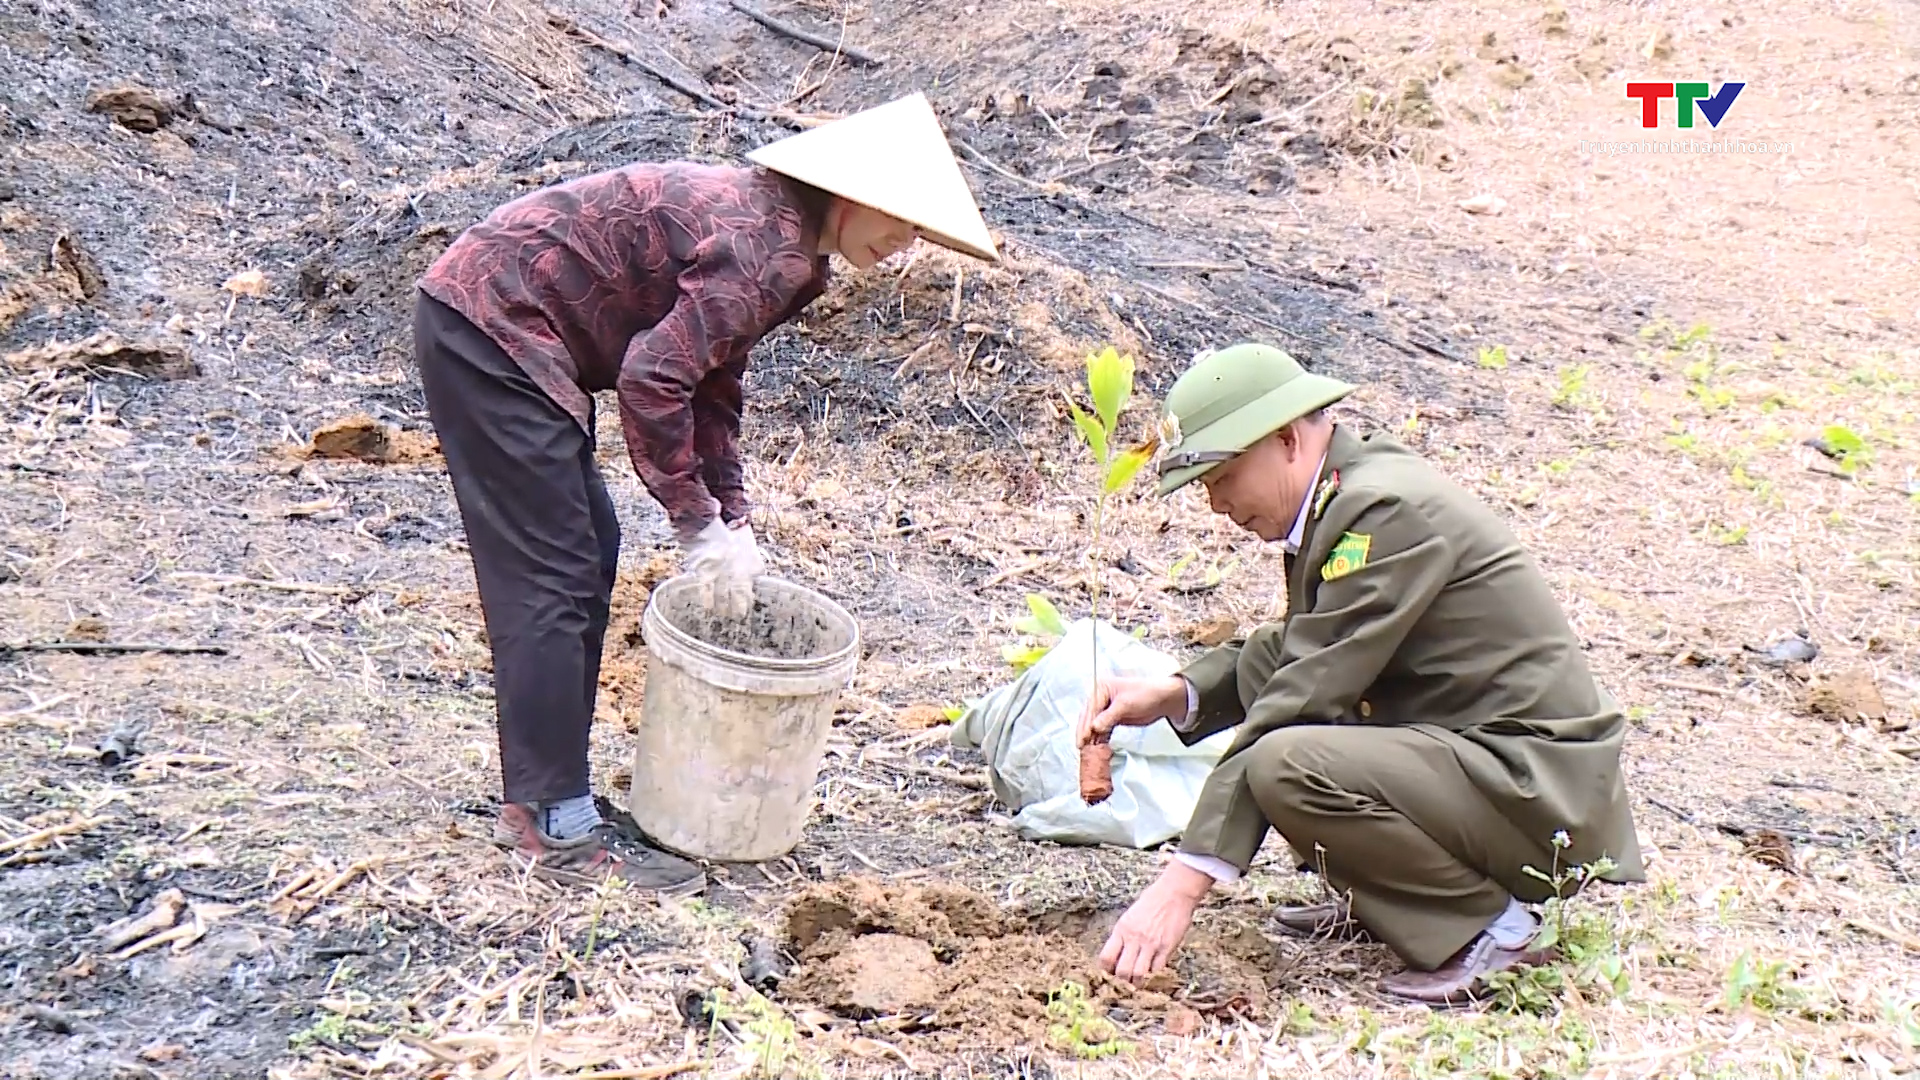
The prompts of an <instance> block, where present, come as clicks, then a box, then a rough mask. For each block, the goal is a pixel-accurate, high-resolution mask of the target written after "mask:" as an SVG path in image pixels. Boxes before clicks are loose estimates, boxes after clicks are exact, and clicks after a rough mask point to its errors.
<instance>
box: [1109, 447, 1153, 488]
mask: <svg viewBox="0 0 1920 1080" xmlns="http://www.w3.org/2000/svg"><path fill="white" fill-rule="evenodd" d="M1151 457H1153V452H1152V451H1151V450H1147V449H1136V450H1128V451H1126V452H1125V453H1123V454H1121V455H1120V456H1119V457H1117V458H1114V459H1113V463H1112V464H1110V465H1108V466H1107V481H1106V483H1105V484H1104V485H1103V486H1102V488H1101V491H1102V494H1106V495H1111V494H1113V493H1114V492H1116V491H1119V490H1120V489H1121V488H1123V487H1126V486H1127V485H1128V484H1130V483H1132V482H1133V478H1134V477H1136V476H1138V475H1140V470H1141V468H1142V467H1144V466H1145V465H1146V463H1147V460H1148V459H1149V458H1151Z"/></svg>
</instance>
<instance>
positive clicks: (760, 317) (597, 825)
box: [414, 94, 998, 895]
mask: <svg viewBox="0 0 1920 1080" xmlns="http://www.w3.org/2000/svg"><path fill="white" fill-rule="evenodd" d="M748 158H749V159H750V160H751V161H752V162H754V166H753V167H748V168H728V167H719V166H711V165H701V164H693V163H686V162H679V163H667V164H637V165H629V166H626V167H624V168H618V169H612V170H609V171H606V172H601V173H597V174H594V175H591V176H585V177H581V178H579V179H576V180H573V181H570V182H568V183H564V184H560V185H557V186H554V187H550V188H546V189H543V190H540V191H537V192H534V193H531V194H529V195H526V196H523V197H521V198H519V199H516V200H514V201H512V202H510V203H507V204H506V205H504V206H502V207H500V208H498V209H497V210H495V211H494V212H493V213H492V214H491V215H489V216H488V217H487V218H486V220H484V221H482V222H480V223H479V224H477V225H475V226H473V227H472V228H471V229H468V230H467V231H466V232H465V233H464V234H463V235H461V236H460V238H459V239H457V240H456V241H454V243H453V245H452V246H451V247H449V248H448V249H447V252H446V254H444V255H443V256H441V258H440V260H439V261H438V262H436V263H435V264H434V265H433V267H432V268H431V269H430V270H428V271H427V273H426V274H425V275H424V276H423V277H422V278H421V280H420V283H419V287H420V295H419V296H418V297H417V301H416V306H415V311H414V350H415V357H416V361H417V363H418V364H419V367H420V378H421V384H422V387H423V389H424V390H425V393H426V398H427V406H428V410H429V412H430V414H431V416H432V419H433V425H434V427H435V429H436V431H437V433H438V434H439V437H440V444H441V448H442V451H443V452H444V453H445V455H446V460H447V471H448V474H449V476H450V478H451V480H452V484H453V490H454V497H455V502H456V503H457V504H458V505H459V508H460V515H461V518H462V519H463V521H464V523H465V526H466V533H467V543H468V547H469V550H470V552H471V554H472V557H473V566H474V575H475V578H476V580H477V582H478V586H479V592H480V603H481V608H482V613H483V617H484V619H485V624H486V629H487V636H488V640H489V644H490V646H491V648H492V652H493V667H494V686H495V696H496V702H497V713H498V719H499V736H500V752H501V772H502V779H503V781H504V788H505V791H504V795H505V799H504V802H503V805H502V809H501V814H500V821H499V824H498V825H497V826H496V828H495V831H494V840H495V842H496V843H499V844H501V845H502V846H504V847H507V848H509V849H511V850H514V851H517V852H519V853H520V854H521V855H523V856H524V857H526V858H528V859H530V860H531V861H532V863H533V870H534V871H535V872H536V873H539V874H541V875H542V876H545V877H549V878H553V879H556V880H561V881H569V882H574V883H583V884H592V883H597V882H600V881H604V880H606V879H608V878H609V877H618V878H621V879H623V880H624V881H626V882H627V883H628V884H629V885H631V886H634V887H638V888H640V889H642V890H643V891H651V892H655V893H660V894H673V895H685V894H689V893H692V892H696V891H699V889H700V888H701V887H703V885H704V878H703V876H702V874H701V871H700V869H699V867H697V866H696V865H694V864H692V863H689V862H686V861H684V860H681V859H678V858H676V857H674V856H672V855H670V854H667V853H665V852H660V851H655V850H653V849H651V848H646V847H641V846H639V845H637V844H634V843H633V842H631V841H630V840H628V839H626V838H624V837H623V836H622V835H621V834H619V833H616V832H614V831H613V829H612V828H611V827H610V826H609V825H607V824H606V823H604V822H602V821H601V819H600V816H599V814H598V812H597V811H596V810H595V808H594V802H593V798H592V795H591V792H590V788H589V782H588V770H587V736H588V729H589V727H590V725H591V723H592V718H593V712H594V700H595V697H596V691H597V687H598V681H599V668H600V651H601V644H602V640H603V638H604V635H605V632H606V627H607V618H608V605H609V601H610V599H611V596H612V591H613V583H614V577H615V567H616V564H617V561H618V556H619V548H620V532H619V525H618V522H617V520H616V518H615V516H614V511H613V506H612V504H611V502H610V501H609V500H608V498H607V492H606V488H605V486H604V485H603V484H602V482H601V478H600V475H599V472H598V470H597V469H596V467H595V464H594V436H593V432H594V414H593V413H594V410H593V398H592V395H593V393H594V392H595V391H600V390H614V391H616V392H617V394H618V397H619V401H620V418H621V426H622V428H623V430H624V433H625V436H626V443H627V450H628V454H629V456H630V457H631V458H632V460H633V467H634V471H635V472H637V473H638V474H639V476H640V479H641V481H642V482H643V483H644V484H645V485H646V488H647V490H648V491H649V492H650V493H651V494H652V495H653V497H654V498H655V499H657V500H658V501H659V503H660V505H661V506H662V507H663V508H664V509H665V510H666V513H667V518H668V520H669V521H670V522H671V524H672V526H673V529H674V532H675V534H676V536H677V538H678V540H679V543H680V545H681V548H682V551H683V553H684V556H685V558H684V568H685V569H686V571H687V572H689V573H692V574H694V575H697V576H698V577H699V578H700V579H701V581H702V582H703V583H704V585H705V586H706V591H707V595H708V596H710V597H711V602H712V603H713V604H714V605H715V606H717V607H718V608H719V609H721V610H722V611H723V612H724V613H727V614H731V615H738V614H741V613H744V611H745V610H746V609H747V608H748V607H749V606H750V605H751V602H752V581H753V578H754V576H755V575H756V574H758V573H759V572H760V571H761V570H762V569H763V567H764V563H763V562H762V560H761V557H760V553H759V550H758V548H757V546H756V544H755V542H754V537H753V531H752V529H751V527H750V526H749V525H748V521H747V519H748V502H747V495H746V490H745V486H744V482H743V476H742V470H741V466H740V460H739V450H738V444H737V439H738V435H739V428H740V413H741V377H742V375H743V374H744V373H745V370H746V363H747V354H748V352H749V351H750V350H751V349H752V348H753V346H754V345H755V344H756V343H758V342H759V341H760V339H761V338H762V337H763V336H765V335H766V334H767V333H768V332H769V331H771V330H772V329H773V328H774V327H776V326H778V325H779V324H781V323H782V322H785V321H786V320H788V319H790V318H792V317H794V316H795V315H797V314H798V313H799V312H800V311H801V310H802V309H803V308H805V307H806V306H807V305H808V304H810V303H811V302H813V300H814V299H816V298H817V297H819V296H820V294H821V293H822V292H823V291H824V290H825V287H826V283H827V256H828V255H829V254H830V253H833V252H838V253H839V254H840V255H841V256H842V257H844V258H845V259H846V260H847V261H848V262H850V263H852V264H853V265H854V266H855V267H856V268H860V269H865V268H867V267H870V266H872V265H874V264H875V263H877V262H879V261H881V260H882V259H885V258H887V257H889V256H891V255H893V254H895V253H897V252H899V251H902V250H904V249H905V248H906V247H907V246H909V245H910V244H912V243H913V241H914V239H915V238H916V237H924V238H925V239H927V240H930V241H932V242H934V243H938V244H941V245H943V246H945V247H949V248H952V249H954V250H957V251H961V252H964V253H967V254H971V255H974V256H977V257H979V258H982V259H988V260H993V261H998V253H997V252H996V250H995V248H994V243H993V240H992V238H991V237H990V236H989V235H988V233H987V228H986V223H985V222H984V221H983V220H982V219H981V216H980V211H979V208H978V206H977V205H976V204H975V202H974V199H973V196H972V194H971V192H970V191H969V190H968V188H967V183H966V180H965V178H964V177H962V176H961V175H960V169H959V166H958V164H957V163H956V162H955V161H954V159H953V156H952V152H951V151H950V150H949V149H948V147H947V142H946V138H945V136H944V135H943V134H942V133H941V130H940V126H939V122H938V121H937V120H936V119H935V117H934V114H933V110H932V108H931V106H929V105H928V104H927V101H926V99H925V98H924V97H923V96H921V95H918V94H915V95H913V96H911V97H908V98H903V99H901V100H899V101H895V102H893V103H891V104H888V105H883V106H880V107H879V108H876V109H871V110H868V111H866V112H863V113H858V114H855V115H853V116H849V117H847V118H845V119H843V120H837V121H834V122H833V123H830V124H827V125H824V126H822V127H819V128H815V129H813V130H811V131H806V132H802V133H801V134H798V135H795V136H792V137H791V138H788V139H784V140H781V141H779V142H776V143H773V144H771V145H769V146H765V147H762V148H761V149H759V150H756V151H754V152H753V153H751V154H749V155H748Z"/></svg>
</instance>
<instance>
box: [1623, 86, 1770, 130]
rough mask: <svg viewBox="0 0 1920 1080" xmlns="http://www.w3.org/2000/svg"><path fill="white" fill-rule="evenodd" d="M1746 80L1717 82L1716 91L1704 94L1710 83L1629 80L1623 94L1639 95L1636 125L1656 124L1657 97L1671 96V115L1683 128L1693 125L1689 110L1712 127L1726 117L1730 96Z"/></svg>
mask: <svg viewBox="0 0 1920 1080" xmlns="http://www.w3.org/2000/svg"><path fill="white" fill-rule="evenodd" d="M1746 86H1747V84H1746V83H1741V82H1730V83H1721V84H1720V90H1719V92H1718V93H1714V94H1712V95H1709V94H1708V92H1707V91H1708V90H1709V89H1710V87H1709V86H1708V85H1707V84H1706V83H1703V82H1683V83H1666V82H1630V83H1628V84H1627V96H1628V97H1630V98H1639V99H1640V126H1641V127H1643V128H1657V127H1659V126H1660V99H1661V98H1673V99H1674V118H1675V119H1676V120H1678V121H1679V124H1680V126H1681V127H1683V128H1690V127H1692V126H1693V111H1694V110H1695V109H1698V110H1700V115H1701V116H1704V117H1706V118H1707V123H1709V124H1711V125H1713V126H1714V127H1719V126H1720V121H1721V120H1724V119H1726V115H1727V110H1728V109H1731V108H1733V99H1734V98H1737V97H1739V96H1740V91H1742V90H1744V89H1746Z"/></svg>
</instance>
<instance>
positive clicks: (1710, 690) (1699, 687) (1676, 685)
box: [1648, 679, 1739, 698]
mask: <svg viewBox="0 0 1920 1080" xmlns="http://www.w3.org/2000/svg"><path fill="white" fill-rule="evenodd" d="M1648 682H1649V683H1650V684H1652V685H1654V686H1657V687H1659V688H1660V689H1662V690H1684V691H1687V692H1688V693H1694V694H1709V695H1711V696H1713V697H1723V698H1730V697H1738V696H1739V695H1738V694H1736V693H1734V692H1733V691H1732V690H1728V689H1726V688H1725V687H1720V686H1708V685H1707V684H1706V683H1696V682H1681V681H1680V680H1678V679H1649V680H1648Z"/></svg>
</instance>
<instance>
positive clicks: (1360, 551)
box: [1320, 532, 1373, 581]
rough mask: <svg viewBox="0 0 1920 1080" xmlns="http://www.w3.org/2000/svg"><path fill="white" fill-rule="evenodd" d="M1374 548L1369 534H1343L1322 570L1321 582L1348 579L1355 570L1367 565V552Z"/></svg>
mask: <svg viewBox="0 0 1920 1080" xmlns="http://www.w3.org/2000/svg"><path fill="white" fill-rule="evenodd" d="M1372 547H1373V537H1372V536H1370V535H1368V534H1367V533H1356V532H1349V533H1341V534H1340V539H1338V540H1336V541H1334V544H1333V550H1332V551H1331V552H1330V553H1328V555H1327V561H1326V565H1324V566H1322V567H1321V568H1320V580H1321V581H1332V580H1334V579H1335V578H1341V577H1346V576H1347V575H1348V574H1351V573H1353V572H1354V571H1355V570H1358V569H1360V568H1361V567H1363V566H1365V565H1367V552H1368V551H1369V550H1370V549H1371V548H1372Z"/></svg>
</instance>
